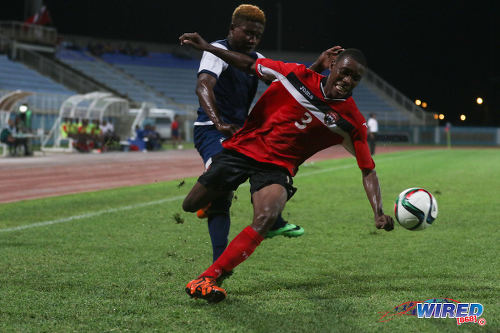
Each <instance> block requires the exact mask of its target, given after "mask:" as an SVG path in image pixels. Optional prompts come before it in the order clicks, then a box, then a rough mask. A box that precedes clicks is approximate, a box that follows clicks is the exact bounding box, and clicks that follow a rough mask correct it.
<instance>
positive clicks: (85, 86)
mask: <svg viewBox="0 0 500 333" xmlns="http://www.w3.org/2000/svg"><path fill="white" fill-rule="evenodd" d="M17 59H18V60H20V61H21V62H22V63H24V64H25V65H27V66H28V67H30V68H33V69H35V70H36V71H37V72H39V73H41V74H43V75H45V76H48V77H50V78H51V79H52V80H54V81H56V82H57V83H60V84H62V85H64V86H66V87H68V88H69V89H71V90H74V91H76V92H78V93H88V92H91V91H99V90H100V91H109V92H112V93H114V94H116V95H118V96H121V94H120V93H119V92H117V91H114V90H113V89H111V88H109V87H108V86H106V85H104V84H102V83H100V82H97V81H95V80H93V79H91V78H87V77H85V76H84V75H83V74H82V73H76V72H75V70H73V69H70V68H68V67H67V66H64V65H61V64H59V63H58V62H56V61H54V60H51V59H49V58H47V57H44V56H41V55H40V54H38V53H36V52H33V51H30V50H26V49H18V50H17Z"/></svg>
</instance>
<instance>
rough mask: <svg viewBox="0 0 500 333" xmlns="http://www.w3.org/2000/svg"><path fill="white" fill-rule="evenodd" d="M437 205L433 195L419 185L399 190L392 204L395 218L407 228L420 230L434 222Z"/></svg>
mask: <svg viewBox="0 0 500 333" xmlns="http://www.w3.org/2000/svg"><path fill="white" fill-rule="evenodd" d="M437 214H438V205H437V201H436V199H435V198H434V196H433V195H432V194H431V193H430V192H429V191H427V190H424V189H423V188H419V187H413V188H408V189H406V190H404V191H403V192H401V193H400V194H399V196H398V198H397V199H396V203H395V204H394V216H396V220H397V221H398V222H399V224H401V225H402V226H403V227H405V228H406V229H408V230H412V231H415V230H422V229H425V228H427V227H428V226H430V225H431V224H432V222H434V220H435V219H436V217H437Z"/></svg>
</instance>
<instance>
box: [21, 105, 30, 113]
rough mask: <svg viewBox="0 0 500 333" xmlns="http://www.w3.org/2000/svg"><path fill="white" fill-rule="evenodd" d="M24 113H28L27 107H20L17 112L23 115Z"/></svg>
mask: <svg viewBox="0 0 500 333" xmlns="http://www.w3.org/2000/svg"><path fill="white" fill-rule="evenodd" d="M26 111H28V107H27V106H26V105H21V106H20V107H19V112H23V113H24V112H26Z"/></svg>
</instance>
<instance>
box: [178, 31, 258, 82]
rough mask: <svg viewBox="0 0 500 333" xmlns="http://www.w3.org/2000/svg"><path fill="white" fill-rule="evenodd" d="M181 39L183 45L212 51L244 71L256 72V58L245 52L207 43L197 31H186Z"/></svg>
mask: <svg viewBox="0 0 500 333" xmlns="http://www.w3.org/2000/svg"><path fill="white" fill-rule="evenodd" d="M179 41H180V43H181V45H191V46H192V47H194V48H195V49H198V50H201V51H207V52H210V53H212V54H214V55H215V56H217V57H219V58H221V59H222V60H224V61H225V62H227V63H228V64H230V65H232V66H234V67H236V68H238V69H239V70H241V71H243V72H246V73H249V74H254V73H255V59H253V58H252V57H250V56H248V55H246V54H243V53H239V52H233V51H228V50H224V49H221V48H218V47H215V46H213V45H212V44H210V43H207V42H206V41H205V40H204V39H203V38H202V37H201V36H200V35H199V34H198V33H197V32H191V33H184V34H182V36H180V37H179Z"/></svg>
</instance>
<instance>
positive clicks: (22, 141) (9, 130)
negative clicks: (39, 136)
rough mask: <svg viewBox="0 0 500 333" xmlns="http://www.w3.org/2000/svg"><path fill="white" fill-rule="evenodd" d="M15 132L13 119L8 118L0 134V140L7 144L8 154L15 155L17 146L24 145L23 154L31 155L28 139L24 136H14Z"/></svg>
mask: <svg viewBox="0 0 500 333" xmlns="http://www.w3.org/2000/svg"><path fill="white" fill-rule="evenodd" d="M16 119H17V118H16ZM17 134H18V131H17V128H16V125H15V123H14V121H13V120H12V119H9V121H8V123H7V127H5V128H4V129H3V130H2V132H1V134H0V141H1V142H2V143H5V144H6V145H7V147H8V149H9V154H10V155H12V156H16V154H17V147H18V146H19V145H22V146H23V147H24V155H25V156H29V155H31V153H30V150H29V147H28V140H27V139H26V138H20V137H16V135H17Z"/></svg>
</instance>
